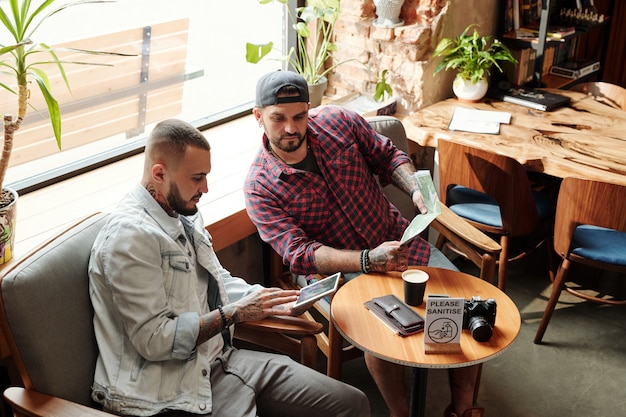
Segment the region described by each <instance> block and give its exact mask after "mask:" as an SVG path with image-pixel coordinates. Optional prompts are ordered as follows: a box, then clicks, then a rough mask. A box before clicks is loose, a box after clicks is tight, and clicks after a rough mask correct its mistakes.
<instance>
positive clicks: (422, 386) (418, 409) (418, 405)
mask: <svg viewBox="0 0 626 417" xmlns="http://www.w3.org/2000/svg"><path fill="white" fill-rule="evenodd" d="M412 374H413V375H412V380H411V398H410V402H409V417H424V411H425V409H426V384H427V382H428V368H413V372H412Z"/></svg>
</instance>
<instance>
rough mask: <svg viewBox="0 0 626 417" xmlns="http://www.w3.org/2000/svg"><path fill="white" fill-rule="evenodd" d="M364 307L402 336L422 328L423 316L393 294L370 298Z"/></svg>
mask: <svg viewBox="0 0 626 417" xmlns="http://www.w3.org/2000/svg"><path fill="white" fill-rule="evenodd" d="M365 307H367V308H368V309H369V310H370V311H371V312H372V313H374V314H375V315H376V316H378V317H379V318H380V319H381V320H383V321H384V322H385V323H387V324H388V325H390V326H391V327H392V328H393V329H394V330H397V331H398V333H400V334H401V335H402V336H407V335H409V334H413V333H416V332H419V331H421V330H424V318H423V317H422V316H420V315H419V314H417V312H415V310H413V309H412V308H411V307H410V306H408V305H407V304H406V303H404V302H403V301H402V300H400V299H399V298H398V297H396V296H395V295H393V294H389V295H385V296H382V297H375V298H372V299H371V300H370V301H367V302H366V303H365Z"/></svg>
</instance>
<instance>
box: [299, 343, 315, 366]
mask: <svg viewBox="0 0 626 417" xmlns="http://www.w3.org/2000/svg"><path fill="white" fill-rule="evenodd" d="M300 362H301V363H302V364H303V365H305V366H308V367H309V368H312V369H315V368H316V367H317V338H316V337H315V336H314V335H307V336H303V337H302V339H300Z"/></svg>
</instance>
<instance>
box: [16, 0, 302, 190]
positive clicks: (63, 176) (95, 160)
mask: <svg viewBox="0 0 626 417" xmlns="http://www.w3.org/2000/svg"><path fill="white" fill-rule="evenodd" d="M305 2H306V1H305V0H289V1H288V5H289V7H290V8H291V10H292V12H294V13H295V9H296V8H297V7H301V6H303V5H304V4H305ZM295 44H296V32H295V30H294V29H293V28H292V27H291V26H290V25H289V16H288V15H287V14H285V16H284V17H283V47H284V50H289V49H288V48H289V47H291V46H293V45H295ZM284 66H285V65H284V64H283V69H285V68H284ZM253 107H254V102H253V101H250V102H247V103H242V104H240V105H238V106H235V107H233V108H226V109H223V110H221V111H219V112H217V113H214V114H208V115H206V116H204V117H202V118H200V119H197V120H187V122H189V123H190V124H191V125H192V126H194V127H196V128H197V129H199V130H200V131H205V130H208V129H211V128H212V127H215V126H219V125H221V124H224V123H228V122H230V121H233V120H236V119H238V118H240V117H243V116H247V115H249V114H250V113H251V111H252V108H253ZM148 135H149V132H146V133H144V134H142V135H139V136H138V137H137V138H136V139H134V140H132V141H129V142H128V143H126V144H123V145H119V146H116V147H113V148H111V149H107V150H105V151H101V152H98V153H95V154H93V155H90V156H87V157H84V158H81V159H79V160H76V161H73V162H70V163H65V164H63V165H60V166H58V167H55V168H51V169H48V170H46V171H43V172H41V173H37V174H35V175H32V176H28V177H25V178H22V179H19V180H15V181H12V182H8V183H7V184H6V185H5V186H6V187H8V188H11V189H13V190H15V191H16V192H17V193H18V194H19V195H24V194H27V193H30V192H34V191H37V190H40V189H42V188H45V187H47V186H49V185H52V184H56V183H59V182H61V181H64V180H67V179H70V178H73V177H76V176H79V175H81V174H83V173H85V172H89V171H92V170H95V169H97V168H100V167H103V166H106V165H108V164H111V163H114V162H117V161H120V160H123V159H125V158H128V157H131V156H134V155H137V154H140V153H142V152H143V151H144V149H145V144H146V140H147V138H148Z"/></svg>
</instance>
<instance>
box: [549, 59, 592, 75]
mask: <svg viewBox="0 0 626 417" xmlns="http://www.w3.org/2000/svg"><path fill="white" fill-rule="evenodd" d="M599 69H600V62H599V61H594V60H591V61H589V60H572V61H566V62H563V63H562V64H559V65H553V66H552V67H550V74H552V75H558V76H559V77H565V78H570V79H572V80H576V79H578V78H581V77H584V76H586V75H589V74H591V73H593V72H596V71H598V70H599Z"/></svg>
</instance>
